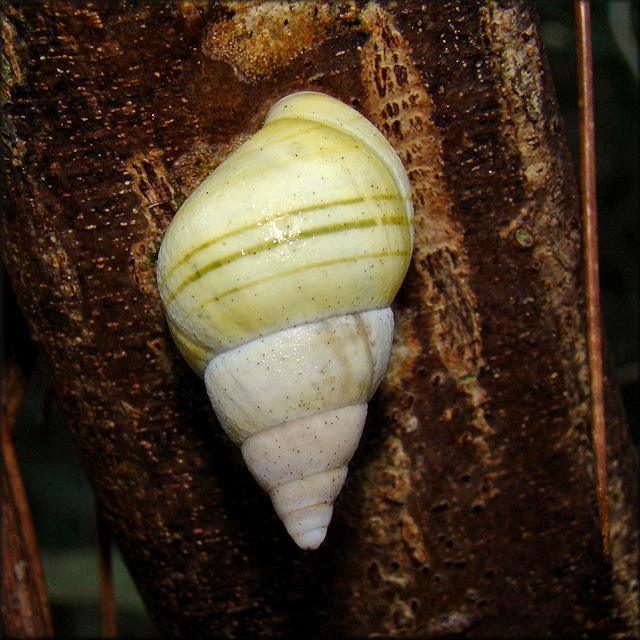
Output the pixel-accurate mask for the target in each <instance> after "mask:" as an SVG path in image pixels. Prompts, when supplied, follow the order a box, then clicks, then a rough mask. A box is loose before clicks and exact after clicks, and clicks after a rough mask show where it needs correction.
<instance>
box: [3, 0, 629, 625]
mask: <svg viewBox="0 0 640 640" xmlns="http://www.w3.org/2000/svg"><path fill="white" fill-rule="evenodd" d="M3 34H4V38H5V42H4V56H5V59H4V65H3V68H4V74H5V81H6V82H5V85H4V87H3V92H4V93H3V96H4V99H5V100H6V103H5V106H4V119H3V130H2V133H3V140H4V143H5V160H6V161H5V172H6V173H5V176H6V194H5V199H4V206H5V214H4V245H3V251H4V259H5V263H6V267H7V270H8V273H9V275H10V277H11V281H12V284H13V287H14V289H15V291H16V295H17V297H18V300H19V303H20V306H21V308H22V310H23V312H24V314H25V316H26V317H27V320H28V322H29V325H30V329H31V333H32V336H33V338H34V340H35V341H36V343H37V345H38V347H39V348H40V350H41V353H42V356H43V360H44V362H45V365H46V367H47V370H48V374H49V376H50V379H51V384H52V386H53V387H54V388H55V390H56V394H57V398H58V400H59V403H60V405H61V407H62V409H63V410H64V412H65V413H66V416H67V418H68V422H69V426H70V428H71V430H72V432H73V435H74V438H75V441H76V443H77V446H78V450H79V452H80V455H81V457H82V460H83V462H84V465H85V467H86V469H87V473H88V475H89V477H90V479H91V481H92V484H93V486H94V488H95V491H96V496H97V499H98V501H99V504H100V505H101V507H102V509H103V511H104V514H105V517H106V518H107V520H108V522H109V524H110V527H111V530H112V533H113V536H114V538H115V540H116V541H117V543H118V546H119V547H120V549H121V551H122V554H123V556H124V559H125V561H126V563H127V565H128V567H129V569H130V571H131V573H132V575H133V577H134V580H135V582H136V584H137V586H138V588H139V589H140V592H141V594H142V596H143V598H144V600H145V602H146V604H147V606H148V607H149V609H150V611H151V613H152V614H153V616H154V618H155V619H156V620H157V622H158V623H159V625H160V626H161V628H162V629H163V630H165V631H166V632H171V633H176V634H184V635H196V636H202V635H203V634H249V633H265V634H267V633H268V634H304V635H318V636H326V635H335V634H339V635H357V636H367V635H371V634H384V635H390V634H401V633H404V634H407V635H411V636H416V635H423V636H437V635H444V634H450V633H456V632H462V633H464V634H466V635H469V636H491V637H498V636H502V637H505V636H508V637H513V636H522V635H526V636H542V635H549V634H552V635H556V636H557V635H578V634H583V633H586V634H609V635H615V634H625V633H626V634H630V633H633V632H636V633H637V632H638V594H637V583H635V587H634V582H633V581H634V579H635V577H636V570H637V558H638V554H637V551H638V540H637V529H638V514H637V507H636V502H637V484H636V467H635V465H636V462H635V458H634V453H633V448H632V446H631V443H630V441H629V437H628V434H627V430H626V426H625V424H624V418H623V416H622V412H621V408H620V401H619V398H618V395H617V392H616V390H615V389H614V388H613V386H612V385H611V384H609V386H608V387H607V396H606V397H607V418H608V436H609V456H610V457H609V459H610V468H609V474H610V500H611V516H612V539H611V545H612V547H611V555H610V556H609V557H605V556H604V555H603V552H602V543H601V537H600V530H599V522H598V515H597V506H596V492H595V482H594V474H593V455H592V449H591V444H590V440H589V415H588V413H589V411H588V406H589V405H588V385H587V382H588V370H587V366H586V337H585V327H586V323H585V318H584V304H583V286H582V272H581V269H582V264H581V243H580V224H579V210H578V196H577V190H576V182H575V178H574V172H573V168H572V165H571V161H570V157H569V153H568V150H567V145H566V142H565V138H564V135H563V132H562V126H561V122H560V120H559V115H558V108H557V105H556V102H555V98H554V93H553V87H552V81H551V78H550V75H549V72H548V69H547V66H546V62H545V58H544V55H543V52H542V51H541V40H540V33H539V31H538V26H537V23H536V19H535V12H534V10H533V9H532V7H531V6H530V5H529V4H527V3H522V2H497V1H489V2H467V3H457V2H454V3H445V2H435V3H428V4H423V3H398V4H386V3H385V4H375V3H370V4H366V5H365V4H354V3H326V4H320V3H306V2H302V3H297V4H291V5H289V4H275V3H265V4H262V5H260V4H258V5H251V4H249V3H236V4H233V3H228V2H225V3H220V4H209V3H204V2H202V3H201V2H198V3H182V2H165V3H162V4H159V3H148V4H146V3H137V4H129V3H112V2H104V3H101V2H98V3H92V4H91V5H89V4H80V3H62V2H61V3H53V2H52V3H45V4H42V5H40V4H38V5H35V4H33V5H27V4H24V5H23V4H21V3H13V4H11V3H10V4H9V6H8V7H6V10H5V16H4V22H3ZM302 89H313V90H319V91H324V92H327V93H330V94H332V95H334V96H336V97H339V98H341V99H342V100H344V101H345V102H347V103H348V104H352V105H353V106H355V107H356V108H357V109H359V110H360V111H361V112H362V113H363V114H364V115H366V116H367V117H368V118H369V119H371V120H372V121H373V122H374V124H375V125H376V126H378V127H379V128H380V130H381V131H382V132H383V133H384V134H385V135H386V136H387V137H388V139H389V140H390V142H391V143H392V145H393V146H394V147H395V149H396V150H397V152H398V154H399V155H400V157H401V158H402V160H403V162H404V164H405V167H406V168H407V170H408V173H409V176H410V180H411V185H412V189H413V194H414V204H415V207H416V249H415V252H414V259H413V263H412V266H411V269H410V271H409V275H408V277H407V280H406V282H405V284H404V285H403V287H402V289H401V292H400V294H399V296H398V298H397V300H396V303H395V305H394V311H395V314H396V323H397V336H396V341H395V345H394V351H393V355H392V362H391V365H390V368H389V371H388V373H387V376H386V378H385V380H384V382H383V384H382V386H381V389H380V391H379V392H378V394H377V395H376V397H375V398H374V400H373V401H372V403H371V405H370V411H369V418H368V422H367V426H366V429H365V434H364V436H363V440H362V442H361V446H360V448H359V450H358V452H357V453H356V455H355V457H354V459H353V461H352V463H351V466H350V474H349V477H348V479H347V483H346V486H345V489H344V490H343V492H342V494H341V496H340V497H339V499H338V501H337V504H336V509H335V515H334V518H333V522H332V525H331V527H330V529H329V534H328V537H327V540H326V541H325V543H324V544H323V546H322V547H321V548H320V549H319V550H318V551H314V552H303V551H300V550H299V549H298V548H297V547H296V546H295V545H294V543H293V542H292V541H291V540H289V539H288V536H287V534H286V532H285V530H284V528H283V526H282V524H281V523H280V522H279V521H278V519H277V517H276V515H275V514H274V513H273V510H272V507H271V504H270V501H269V499H268V498H267V496H266V495H264V494H263V493H262V492H261V491H260V489H259V488H258V486H257V485H256V484H255V482H254V481H253V479H252V478H251V477H250V475H249V473H248V471H247V470H246V469H245V467H244V465H243V463H242V460H241V457H240V455H239V452H238V451H236V450H235V449H234V447H233V445H232V444H231V443H230V442H229V441H228V439H227V438H226V436H225V435H224V434H223V433H222V432H221V430H220V429H219V428H218V427H217V425H216V422H215V417H214V415H213V412H212V410H211V408H210V406H209V402H208V399H207V396H206V392H205V389H204V385H203V383H202V382H201V381H200V380H198V379H197V377H196V376H195V375H194V374H193V373H192V372H191V370H190V369H189V368H188V366H187V365H186V363H185V362H183V361H182V359H181V358H180V356H179V354H178V353H177V350H176V349H175V347H174V346H173V344H172V342H171V338H170V336H169V332H168V330H167V327H166V324H165V322H164V319H163V315H162V310H161V306H160V300H159V296H158V293H157V291H156V287H155V268H154V266H155V256H156V253H157V249H158V246H159V243H160V241H161V238H162V234H163V232H164V230H165V229H166V227H167V225H168V224H169V222H170V220H171V218H172V216H173V215H174V213H175V212H176V210H177V208H178V207H179V205H180V203H181V202H182V200H183V199H184V198H185V197H186V196H187V195H188V194H189V193H190V192H191V191H192V190H193V188H194V187H195V186H196V185H197V184H198V182H199V181H200V180H201V179H203V178H204V177H205V176H206V175H207V174H208V173H209V172H210V171H211V170H212V169H213V168H214V167H215V166H216V165H217V164H218V163H219V162H220V161H221V160H222V159H224V157H225V156H226V155H227V154H228V153H229V152H230V151H231V150H233V149H234V148H236V147H237V146H238V145H239V144H240V143H241V142H242V141H243V140H244V139H246V138H247V137H248V136H249V135H251V134H252V133H253V132H255V131H256V130H257V129H258V128H259V127H260V126H261V123H262V120H263V119H264V116H265V114H266V112H267V110H268V108H269V107H270V106H271V105H272V104H273V102H275V101H276V100H277V99H278V98H280V97H282V96H284V95H286V94H288V93H291V92H293V91H297V90H302ZM634 589H635V591H634Z"/></svg>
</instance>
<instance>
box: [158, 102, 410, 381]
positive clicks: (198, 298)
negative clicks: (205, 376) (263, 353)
mask: <svg viewBox="0 0 640 640" xmlns="http://www.w3.org/2000/svg"><path fill="white" fill-rule="evenodd" d="M412 247H413V207H412V204H411V193H410V189H409V184H408V181H407V177H406V174H405V172H404V169H403V168H402V164H401V163H400V160H399V159H398V157H397V155H396V154H395V152H394V151H393V149H392V148H391V146H390V145H389V143H388V142H387V141H386V140H385V138H384V137H383V136H382V134H381V133H380V132H379V131H378V130H377V129H376V128H375V127H374V126H373V125H372V124H371V123H370V122H369V121H368V120H366V119H365V118H364V117H363V116H361V115H360V114H359V113H358V112H357V111H355V110H354V109H352V108H351V107H349V106H347V105H345V104H343V103H342V102H340V101H339V100H336V99H335V98H331V97H330V96H327V95H324V94H320V93H315V92H301V93H296V94H292V95H290V96H288V97H286V98H284V99H282V100H280V101H279V102H278V103H276V104H275V105H274V106H273V107H272V109H271V110H270V112H269V114H268V115H267V118H266V120H265V125H264V127H263V128H262V129H261V130H260V131H258V132H257V133H256V134H255V135H254V136H253V137H252V138H251V139H250V140H248V141H247V142H246V143H245V144H244V145H242V146H241V147H240V148H239V149H238V150H237V151H235V152H234V153H233V154H232V155H231V156H229V158H227V159H226V160H225V161H224V162H223V163H222V164H221V165H220V166H219V167H218V168H217V169H216V170H215V171H214V172H213V173H212V174H211V175H210V176H209V177H208V178H207V179H206V180H204V182H203V183H202V184H201V185H200V186H199V187H198V188H197V189H196V190H195V191H194V192H193V193H192V194H191V196H190V197H189V198H188V199H187V200H186V201H185V202H184V204H183V205H182V207H181V208H180V210H179V211H178V213H177V214H176V216H175V218H174V220H173V221H172V223H171V225H170V227H169V229H168V230H167V233H166V234H165V237H164V240H163V242H162V246H161V249H160V253H159V256H158V273H157V275H158V285H159V289H160V295H161V297H162V300H163V303H164V306H165V312H166V315H167V318H168V322H169V327H170V329H171V332H172V335H173V337H174V339H175V341H176V343H177V344H178V347H179V348H180V350H181V352H182V354H183V355H184V357H185V359H186V360H187V361H188V362H189V364H191V366H192V367H193V368H194V369H195V370H196V371H198V372H199V373H200V374H202V372H203V371H204V368H205V367H206V365H207V363H208V361H209V360H210V359H211V358H212V357H213V356H214V355H216V354H218V353H221V352H224V351H227V350H228V349H231V348H233V347H236V346H238V345H240V344H244V343H246V342H249V341H250V340H253V339H254V338H256V337H258V336H263V335H267V334H270V333H273V332H274V331H278V330H280V329H283V328H286V327H288V326H294V325H301V324H304V323H307V322H315V321H317V320H319V319H322V318H327V317H331V316H336V315H342V314H346V313H351V312H358V311H366V310H370V309H381V308H385V307H388V306H389V305H390V303H391V301H392V300H393V298H394V297H395V295H396V293H397V291H398V289H399V287H400V284H401V283H402V280H403V278H404V276H405V273H406V271H407V268H408V266H409V261H410V258H411V251H412Z"/></svg>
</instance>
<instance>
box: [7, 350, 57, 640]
mask: <svg viewBox="0 0 640 640" xmlns="http://www.w3.org/2000/svg"><path fill="white" fill-rule="evenodd" d="M3 374H4V375H3V381H2V382H3V384H2V416H1V425H0V428H1V430H2V434H1V436H2V440H1V441H2V462H3V469H2V626H3V632H4V635H6V636H7V637H41V638H42V637H47V638H51V637H53V635H54V634H53V620H52V617H51V608H50V605H49V597H48V594H47V589H46V585H45V579H44V571H43V569H42V564H41V562H40V553H39V550H38V543H37V541H36V535H35V531H34V528H33V522H32V520H31V513H30V511H29V504H28V501H27V494H26V492H25V489H24V485H23V483H22V477H21V475H20V468H19V466H18V460H17V458H16V454H15V450H14V447H13V431H14V427H15V423H16V421H17V418H18V415H19V413H20V408H21V406H22V401H23V399H24V396H25V393H26V388H27V383H28V378H27V375H26V373H25V370H24V368H23V366H22V364H21V363H20V362H19V361H18V360H17V359H13V358H11V359H10V360H9V362H8V364H5V367H4V371H3Z"/></svg>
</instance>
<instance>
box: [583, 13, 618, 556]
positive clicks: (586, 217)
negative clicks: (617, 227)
mask: <svg viewBox="0 0 640 640" xmlns="http://www.w3.org/2000/svg"><path fill="white" fill-rule="evenodd" d="M575 14H576V41H577V57H578V100H579V110H580V192H581V196H582V199H581V208H582V233H583V245H584V263H585V295H586V305H587V336H588V338H587V339H588V352H589V353H588V357H589V379H590V395H591V429H592V437H593V447H594V452H595V468H596V491H597V495H598V511H599V514H600V526H601V530H602V543H603V546H604V551H605V553H607V554H608V553H609V530H610V523H609V499H608V480H607V451H606V427H605V414H604V391H603V373H602V335H601V324H600V288H599V268H598V217H597V209H596V160H595V135H594V130H595V127H594V115H593V71H592V60H591V16H590V5H589V1H588V0H576V2H575Z"/></svg>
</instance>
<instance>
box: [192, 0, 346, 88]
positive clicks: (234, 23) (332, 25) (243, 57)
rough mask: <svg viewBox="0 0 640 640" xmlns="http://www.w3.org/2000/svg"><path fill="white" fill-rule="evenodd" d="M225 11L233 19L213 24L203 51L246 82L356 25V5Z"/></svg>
mask: <svg viewBox="0 0 640 640" xmlns="http://www.w3.org/2000/svg"><path fill="white" fill-rule="evenodd" d="M224 8H225V10H226V11H227V12H228V14H231V15H233V19H228V18H223V17H221V18H219V19H218V20H216V21H215V22H213V23H212V24H211V25H210V26H209V28H208V29H207V31H206V34H205V37H204V40H203V43H202V50H203V52H204V53H205V54H206V55H208V56H209V57H211V58H212V59H214V60H223V61H225V62H228V63H229V64H230V65H231V66H232V67H233V70H234V72H235V73H236V74H237V75H238V77H239V78H240V79H241V80H244V81H245V82H256V81H257V80H258V79H260V78H262V77H265V76H268V75H270V74H271V73H273V72H274V71H276V70H277V69H278V68H279V67H281V66H282V65H283V64H286V63H287V62H288V61H289V60H291V59H292V58H294V57H296V56H298V55H300V54H301V53H304V52H306V51H309V50H311V49H313V48H314V47H316V46H318V45H319V44H320V43H321V42H323V41H324V40H325V39H327V38H328V37H330V36H331V35H332V34H333V33H334V32H335V30H336V29H337V28H338V27H340V26H343V25H344V24H345V23H348V22H351V23H353V24H357V8H356V4H355V2H335V3H334V2H331V3H315V2H266V3H257V2H242V1H241V2H227V3H225V4H224ZM247 42H250V43H251V46H247Z"/></svg>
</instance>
